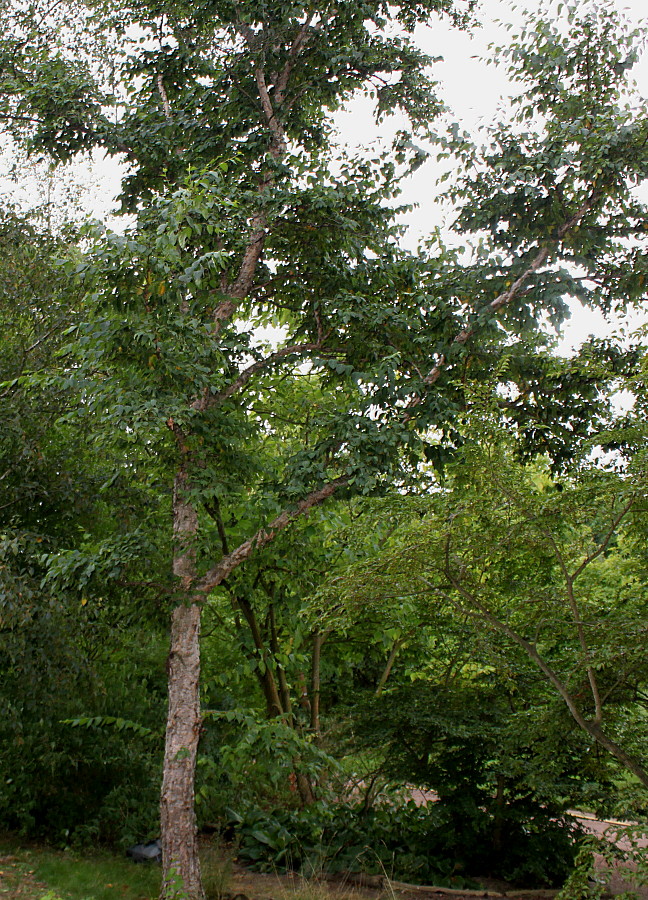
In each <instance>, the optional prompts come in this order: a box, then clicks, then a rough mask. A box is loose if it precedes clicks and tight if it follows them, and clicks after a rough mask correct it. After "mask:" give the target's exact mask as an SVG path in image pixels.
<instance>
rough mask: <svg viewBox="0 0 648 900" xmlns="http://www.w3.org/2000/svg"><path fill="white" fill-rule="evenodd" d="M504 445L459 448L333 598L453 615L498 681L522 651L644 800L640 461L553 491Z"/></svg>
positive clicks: (588, 472)
mask: <svg viewBox="0 0 648 900" xmlns="http://www.w3.org/2000/svg"><path fill="white" fill-rule="evenodd" d="M496 434H497V426H496V425H494V424H493V423H492V422H490V423H489V424H488V426H487V428H486V429H485V430H484V432H483V435H484V436H483V438H481V439H480V441H479V442H475V443H474V444H470V443H467V444H466V445H464V447H463V449H462V454H461V455H462V458H461V461H460V462H457V463H456V465H454V466H453V468H452V479H451V481H450V482H449V485H448V487H447V488H445V489H443V490H440V491H438V492H437V493H436V494H435V495H433V496H432V497H430V499H429V501H428V503H427V504H426V505H427V511H425V512H423V510H424V509H425V507H424V506H422V505H420V506H421V509H420V513H421V514H419V515H416V516H415V517H414V519H413V520H410V522H409V523H407V524H406V525H405V526H404V528H403V529H402V531H401V533H400V534H398V535H397V537H396V538H395V540H394V542H393V545H392V547H391V548H390V549H387V550H385V551H384V552H383V553H381V555H380V557H377V558H376V559H374V560H372V561H368V562H366V563H364V564H360V565H359V566H357V567H356V570H355V571H353V569H352V570H351V572H352V574H351V576H350V578H349V577H348V576H347V578H344V577H340V578H338V580H337V581H336V582H335V589H336V590H338V591H340V590H342V591H343V594H344V596H345V597H347V598H348V600H351V598H353V599H352V600H351V602H352V603H360V604H364V603H367V602H369V603H375V602H376V600H378V599H380V601H381V602H382V603H385V602H387V604H388V605H389V603H390V601H389V600H388V599H387V598H389V597H390V596H393V595H394V593H397V594H398V595H399V596H406V597H407V596H414V597H415V598H416V604H417V607H418V609H419V616H420V617H421V618H423V619H424V617H425V612H424V611H425V610H427V614H428V616H430V617H434V616H436V615H439V614H441V615H443V614H445V615H452V613H453V611H454V615H455V616H456V617H457V619H458V621H472V622H473V623H474V624H475V627H476V628H479V629H480V633H481V635H482V641H483V640H484V637H485V636H486V635H489V634H490V635H491V638H490V642H489V643H490V649H489V650H488V654H489V656H490V658H491V660H493V659H494V660H495V664H496V666H498V667H500V668H501V671H502V672H503V673H504V672H506V671H518V672H520V671H522V670H523V668H524V665H523V664H520V663H519V662H516V656H517V655H518V652H519V651H522V653H523V654H524V655H526V656H527V658H528V661H530V662H531V663H532V664H533V666H534V667H535V668H536V672H537V675H538V676H539V677H540V678H541V680H544V681H545V682H546V684H547V685H548V686H549V687H550V688H551V690H552V692H554V693H555V694H557V695H558V696H559V697H560V699H561V700H562V701H563V703H564V704H565V706H566V708H567V710H568V711H569V713H570V715H571V717H572V719H573V721H574V722H575V723H576V725H577V726H578V728H579V729H581V730H582V731H583V732H585V733H586V734H587V735H588V736H589V738H590V739H592V740H593V741H595V742H596V743H597V744H599V745H600V746H601V747H602V748H603V749H604V750H606V751H607V752H608V753H610V754H611V755H612V756H613V757H614V758H615V759H616V761H617V762H618V763H619V764H620V765H621V766H622V767H624V768H626V769H627V770H628V771H629V772H631V773H632V774H633V775H634V776H635V777H636V778H637V779H638V780H639V781H640V782H641V783H642V784H643V786H644V787H648V773H647V771H646V762H645V754H644V753H643V752H642V751H641V749H640V748H641V734H642V732H643V721H642V715H641V710H642V709H643V708H644V707H645V695H644V693H643V691H644V686H645V681H646V675H647V672H646V667H645V655H644V653H643V646H644V644H645V634H646V622H645V615H644V610H643V601H642V599H641V598H642V597H643V593H644V576H645V571H644V566H643V565H642V562H641V555H637V549H638V548H637V537H638V534H637V529H639V534H642V532H643V530H644V529H645V522H644V519H645V462H644V457H643V454H641V455H640V456H639V458H638V459H637V460H636V461H635V465H634V466H633V467H632V469H631V471H628V472H625V473H623V474H619V473H618V472H614V471H606V470H605V469H602V468H600V467H599V466H594V465H592V464H589V465H587V464H584V463H583V464H582V465H581V467H580V469H579V470H578V471H577V472H576V473H573V474H572V475H571V476H567V477H565V478H563V479H560V480H559V481H554V480H552V479H551V478H550V477H549V475H548V474H547V472H546V470H544V468H543V467H539V466H538V467H535V468H531V469H527V468H525V467H523V466H522V465H521V464H520V463H519V462H516V461H515V460H514V459H513V458H512V456H511V451H510V446H507V442H502V441H497V439H496V438H495V437H494V435H496ZM642 536H643V535H642ZM641 553H642V551H640V554H641ZM363 585H364V587H363ZM482 652H483V649H482ZM491 664H492V663H491ZM511 677H513V680H514V681H515V676H511Z"/></svg>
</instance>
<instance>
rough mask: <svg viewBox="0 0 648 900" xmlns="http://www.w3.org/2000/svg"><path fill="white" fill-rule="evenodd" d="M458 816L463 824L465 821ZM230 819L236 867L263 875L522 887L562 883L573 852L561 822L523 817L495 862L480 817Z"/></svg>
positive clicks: (390, 813)
mask: <svg viewBox="0 0 648 900" xmlns="http://www.w3.org/2000/svg"><path fill="white" fill-rule="evenodd" d="M462 812H463V816H462ZM230 813H231V821H230V828H232V829H233V832H234V834H235V835H236V840H237V842H238V847H239V859H240V860H241V862H244V863H248V864H252V865H253V866H255V867H256V868H259V869H261V870H263V871H272V870H276V869H280V870H282V869H283V870H296V871H301V872H303V873H304V874H306V875H311V874H313V873H319V872H325V873H327V874H330V873H334V872H339V871H351V872H367V873H375V874H386V875H388V876H389V877H393V878H396V879H399V880H407V881H412V882H416V883H420V884H435V885H439V886H452V887H467V886H469V885H470V884H471V882H472V879H474V878H476V877H479V876H487V875H488V876H491V877H502V878H506V879H508V880H510V881H512V882H514V883H515V884H518V885H520V886H526V885H534V886H537V885H539V884H543V885H544V884H559V883H561V882H562V881H563V880H564V879H565V877H566V876H567V874H568V873H569V870H570V868H571V866H572V864H573V860H574V858H575V855H576V852H577V843H578V840H577V838H578V832H577V831H576V830H575V828H574V825H573V823H572V822H570V821H569V820H568V819H566V818H559V819H554V818H552V817H551V815H550V814H549V813H546V814H544V815H543V814H542V813H539V812H538V811H536V813H535V815H534V816H532V817H529V815H528V810H520V818H519V821H517V822H514V820H513V819H512V818H511V819H510V820H509V821H508V823H507V827H506V829H505V832H504V833H503V834H502V837H503V840H502V845H501V849H500V852H499V854H495V855H493V853H492V841H491V840H490V832H492V829H493V820H492V817H490V816H489V815H488V814H487V813H486V812H485V811H483V810H475V809H472V810H468V809H464V810H463V811H461V810H450V809H449V807H448V806H447V805H445V804H439V803H433V804H430V805H429V806H428V807H417V806H416V804H415V803H413V802H412V801H409V802H408V803H404V804H384V805H381V806H378V807H374V808H370V809H364V808H363V806H361V805H348V804H340V805H327V804H323V803H318V804H315V805H314V806H310V807H307V808H305V809H302V810H292V811H291V810H285V809H280V810H272V811H261V810H258V809H252V808H249V809H247V810H245V811H243V812H240V813H234V812H233V811H230Z"/></svg>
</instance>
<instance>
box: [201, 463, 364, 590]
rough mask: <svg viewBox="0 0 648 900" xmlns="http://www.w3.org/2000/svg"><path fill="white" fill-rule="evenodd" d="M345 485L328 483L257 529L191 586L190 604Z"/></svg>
mask: <svg viewBox="0 0 648 900" xmlns="http://www.w3.org/2000/svg"><path fill="white" fill-rule="evenodd" d="M348 481H349V476H347V475H342V476H340V478H336V479H335V480H334V481H329V482H328V484H325V485H324V486H323V487H321V488H317V489H316V490H314V491H311V492H310V494H307V496H306V497H304V499H303V500H300V501H299V503H298V504H297V506H295V507H294V508H292V509H285V510H284V511H283V512H282V513H280V514H279V515H278V516H277V517H276V519H273V521H272V522H270V524H269V525H268V526H267V527H266V528H260V529H259V530H258V531H257V533H256V534H255V535H254V536H253V537H251V538H250V539H249V540H247V541H244V542H243V543H242V544H240V545H239V546H238V547H237V548H236V550H233V551H232V553H230V554H228V555H227V556H224V557H223V558H222V559H221V560H220V562H219V563H217V565H215V566H213V568H211V569H210V570H209V571H208V572H206V573H205V574H204V575H203V576H202V578H200V579H198V581H196V582H195V583H194V584H193V585H192V586H191V593H192V594H193V595H194V596H193V598H192V602H195V603H200V602H202V601H204V599H205V597H206V595H207V594H208V593H209V592H210V591H211V590H213V589H214V588H215V587H217V586H218V585H219V584H221V583H222V582H223V580H224V579H225V578H227V576H228V575H230V574H231V572H233V571H234V569H236V568H237V567H238V566H240V565H241V563H243V562H245V560H246V559H248V557H250V556H251V555H252V554H253V553H254V551H255V550H261V549H262V548H263V547H265V546H266V545H267V544H269V543H271V542H272V541H273V540H274V539H275V537H276V536H277V535H278V534H279V533H280V532H281V531H283V530H284V529H285V528H287V527H288V526H289V525H291V524H292V523H293V522H294V521H295V520H296V519H298V518H299V517H300V516H303V515H305V514H306V513H308V512H309V511H310V510H311V509H313V507H315V506H319V504H320V503H323V502H324V501H325V500H327V499H328V498H329V497H331V496H333V494H334V493H335V492H336V491H337V490H339V488H341V487H344V486H345V485H346V484H348Z"/></svg>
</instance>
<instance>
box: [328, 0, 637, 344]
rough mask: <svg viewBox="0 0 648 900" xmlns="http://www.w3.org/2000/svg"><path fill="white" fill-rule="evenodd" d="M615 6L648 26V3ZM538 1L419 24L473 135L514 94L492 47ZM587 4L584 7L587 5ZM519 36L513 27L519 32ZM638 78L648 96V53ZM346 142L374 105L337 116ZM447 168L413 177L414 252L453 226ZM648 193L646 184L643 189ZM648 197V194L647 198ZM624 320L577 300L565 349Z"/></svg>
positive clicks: (366, 126) (494, 0)
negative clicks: (476, 24) (445, 200)
mask: <svg viewBox="0 0 648 900" xmlns="http://www.w3.org/2000/svg"><path fill="white" fill-rule="evenodd" d="M612 4H613V5H614V6H615V7H616V8H617V9H620V10H622V11H623V12H624V13H625V14H626V16H627V17H628V18H629V19H630V21H631V22H633V23H634V24H636V25H639V24H640V23H643V25H644V26H645V27H646V28H647V29H648V19H647V16H648V2H647V0H625V2H620V0H612ZM538 5H539V4H538V3H537V2H536V3H534V2H533V0H526V2H525V0H520V2H516V3H512V2H506V0H482V2H481V3H480V5H479V8H478V9H477V18H478V19H479V20H480V21H481V23H482V26H481V27H480V28H478V29H474V30H473V31H472V32H471V33H467V32H465V31H459V30H458V29H455V28H452V27H451V26H450V25H449V24H446V23H437V24H434V25H433V26H430V27H425V28H423V27H421V28H419V29H418V30H417V32H416V39H417V42H418V43H419V44H420V45H421V46H422V47H423V49H425V51H426V52H427V53H429V55H430V56H443V62H440V63H438V64H437V65H436V66H435V67H434V72H435V76H436V77H437V79H438V80H439V83H440V94H441V97H442V99H443V100H444V102H445V103H446V105H447V106H448V107H449V108H450V110H451V111H452V112H453V113H454V116H455V118H456V120H457V121H458V122H459V123H460V125H461V126H462V128H463V129H465V130H467V131H470V132H472V133H475V132H476V131H478V130H479V129H480V128H483V127H487V126H488V124H489V123H490V122H493V121H495V120H497V119H498V118H501V117H502V105H503V104H504V106H505V103H506V99H505V98H506V96H507V95H510V93H511V85H510V82H509V81H508V79H507V77H506V74H505V72H504V71H503V70H502V69H501V68H497V67H495V66H493V65H488V64H487V62H486V60H487V59H488V57H489V45H490V44H495V45H501V44H506V43H507V42H508V40H509V39H510V33H509V31H508V30H507V29H506V28H505V27H504V25H505V24H508V23H511V24H517V23H521V22H522V21H523V19H524V16H525V12H526V11H527V10H529V11H531V12H535V13H537V11H538ZM541 5H542V6H543V10H544V11H546V12H547V14H548V13H550V11H551V10H552V9H554V10H555V6H556V3H544V4H541ZM580 5H581V6H582V7H585V5H586V3H584V2H581V4H580ZM513 31H515V29H513ZM631 74H632V77H633V79H634V80H635V81H636V83H637V87H638V90H639V93H640V94H641V95H642V96H643V97H648V52H644V53H643V55H642V58H641V59H640V61H639V62H638V63H637V65H636V66H635V67H634V68H633V70H632V72H631ZM338 124H339V127H340V130H341V137H342V138H343V139H344V140H345V141H346V142H348V143H350V144H352V145H353V144H361V143H362V142H363V141H366V135H367V134H370V133H371V132H372V130H373V131H374V133H375V129H372V121H371V107H370V105H369V104H367V103H366V102H365V103H363V102H361V101H358V102H356V103H354V104H353V107H352V108H351V109H350V110H349V111H348V112H347V113H346V114H342V115H340V116H338ZM398 127H399V123H398V121H397V120H393V121H392V122H391V125H390V124H386V126H385V127H384V128H383V129H382V131H383V134H384V137H385V138H389V137H391V136H392V135H393V134H394V133H395V132H396V131H397V130H398ZM441 171H442V168H441V166H440V165H439V164H438V163H437V162H436V160H434V159H430V160H429V161H428V162H426V163H425V164H424V165H423V166H421V168H420V169H418V170H417V172H416V173H415V174H414V175H413V176H412V177H411V179H410V182H409V184H408V186H407V187H406V189H405V191H404V193H403V201H404V202H406V203H415V204H417V208H416V209H415V210H414V211H413V212H412V213H410V214H409V215H408V216H407V217H406V219H405V221H406V222H407V225H408V229H409V230H408V235H407V238H406V240H405V243H406V245H407V246H409V247H411V248H412V249H414V248H415V247H416V245H417V244H418V243H419V241H420V240H421V239H423V238H425V237H426V236H427V235H429V234H430V233H431V231H432V230H433V229H434V228H435V227H436V226H441V228H442V230H443V228H444V225H447V219H448V215H450V216H451V211H448V210H444V209H443V208H441V207H439V206H438V205H437V204H436V203H435V199H434V198H435V196H436V193H437V189H436V187H435V182H436V179H437V177H438V175H439V174H440V173H441ZM645 187H646V188H648V185H646V186H645ZM643 195H644V196H645V197H646V199H648V190H646V191H645V193H644V194H643ZM646 318H647V317H646V315H642V314H639V313H638V314H635V315H633V316H632V317H631V318H630V319H629V320H628V322H627V326H628V327H629V328H630V329H634V328H636V327H638V326H639V325H640V324H641V323H642V322H645V321H646ZM621 324H622V323H620V322H619V321H618V320H614V321H612V322H609V321H606V319H605V317H604V316H603V314H602V313H600V312H596V311H593V310H587V309H584V308H583V307H582V306H581V304H579V303H577V302H574V304H573V306H572V316H571V319H570V320H569V322H568V323H567V324H566V327H565V332H564V337H563V339H562V340H561V342H560V345H559V350H560V351H561V352H565V353H568V352H570V351H571V350H572V349H573V348H575V347H577V346H578V345H580V344H581V343H582V342H583V341H584V340H586V339H587V337H588V336H589V335H590V334H595V335H599V336H600V335H603V334H608V333H610V331H612V330H615V329H616V328H618V327H619V326H620V325H621Z"/></svg>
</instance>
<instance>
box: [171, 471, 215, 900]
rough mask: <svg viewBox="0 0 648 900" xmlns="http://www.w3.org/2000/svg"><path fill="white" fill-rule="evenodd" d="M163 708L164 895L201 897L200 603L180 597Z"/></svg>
mask: <svg viewBox="0 0 648 900" xmlns="http://www.w3.org/2000/svg"><path fill="white" fill-rule="evenodd" d="M187 486H188V485H187V474H186V470H185V468H184V466H183V467H182V468H181V470H180V471H179V472H178V475H177V476H176V480H175V489H174V494H173V534H174V539H175V547H174V558H173V574H174V575H176V576H177V577H178V578H180V579H181V580H182V585H183V588H184V589H185V590H187V589H188V588H189V587H190V585H191V582H192V580H193V578H194V577H195V548H194V540H195V537H196V533H197V531H198V515H197V513H196V509H195V507H194V506H193V504H191V503H190V502H189V500H188V499H187ZM167 674H168V679H169V687H168V693H169V709H168V715H167V728H166V742H165V750H164V775H163V780H162V793H161V797H160V824H161V831H162V888H161V893H160V896H161V897H162V898H164V900H172V898H175V897H177V898H182V900H204V896H205V895H204V892H203V888H202V881H201V877H200V861H199V858H198V842H197V835H196V816H195V812H194V773H195V769H196V755H197V752H198V740H199V737H200V725H201V717H200V693H199V690H200V606H198V605H197V604H195V603H192V604H188V603H180V605H179V606H177V607H176V608H175V610H174V611H173V615H172V618H171V649H170V652H169V660H168V665H167Z"/></svg>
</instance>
